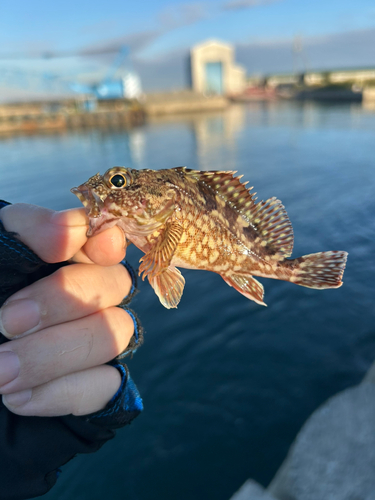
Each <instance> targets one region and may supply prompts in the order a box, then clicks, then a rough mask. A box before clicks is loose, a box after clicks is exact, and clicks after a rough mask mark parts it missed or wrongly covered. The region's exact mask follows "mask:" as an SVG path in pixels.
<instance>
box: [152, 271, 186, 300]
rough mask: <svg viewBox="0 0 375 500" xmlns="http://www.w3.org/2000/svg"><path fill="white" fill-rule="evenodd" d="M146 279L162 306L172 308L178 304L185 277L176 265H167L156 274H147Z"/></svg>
mask: <svg viewBox="0 0 375 500" xmlns="http://www.w3.org/2000/svg"><path fill="white" fill-rule="evenodd" d="M148 281H149V282H150V285H151V286H152V288H153V289H154V291H155V293H156V295H157V296H158V297H159V300H160V302H161V303H162V304H163V306H164V307H166V308H167V309H173V308H176V307H177V306H178V304H179V302H180V300H181V297H182V293H183V291H184V286H185V278H184V277H183V276H182V274H181V273H180V271H179V270H178V269H177V268H176V267H174V266H169V267H168V269H166V270H165V271H163V272H162V273H160V274H158V275H157V276H153V277H151V276H148Z"/></svg>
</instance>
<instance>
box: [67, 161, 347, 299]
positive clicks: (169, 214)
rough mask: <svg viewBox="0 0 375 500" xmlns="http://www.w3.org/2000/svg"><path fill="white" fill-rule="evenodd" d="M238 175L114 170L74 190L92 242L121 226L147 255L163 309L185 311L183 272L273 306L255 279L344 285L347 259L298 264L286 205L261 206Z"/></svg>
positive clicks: (308, 258)
mask: <svg viewBox="0 0 375 500" xmlns="http://www.w3.org/2000/svg"><path fill="white" fill-rule="evenodd" d="M235 174H236V172H232V171H215V170H213V171H207V172H201V171H198V170H190V169H187V168H185V167H176V168H172V169H164V170H150V169H145V170H135V169H127V168H125V167H113V168H111V169H109V170H107V172H106V173H105V174H104V176H101V175H100V174H96V175H94V176H93V177H90V179H88V181H86V182H85V183H83V184H82V185H80V186H79V187H78V188H73V189H72V192H73V193H74V194H76V195H77V196H78V198H79V199H80V200H81V201H82V203H83V205H84V206H85V209H86V212H87V215H88V217H89V221H90V227H89V231H88V236H92V235H94V234H97V233H99V232H101V231H104V230H105V229H107V228H109V227H112V226H114V225H117V226H119V227H120V228H121V229H122V230H123V231H124V233H125V236H126V238H127V240H128V241H130V242H132V243H134V244H135V245H136V246H137V247H138V248H139V249H140V250H142V251H143V252H144V254H145V255H144V256H143V257H142V258H141V260H140V267H139V273H140V274H142V278H143V279H145V278H146V277H147V278H148V280H149V282H150V284H151V286H152V287H153V288H154V290H155V293H156V294H157V295H158V297H159V299H160V301H161V303H162V304H163V305H164V306H165V307H167V308H172V307H177V305H178V303H179V302H180V299H181V296H182V293H183V289H184V284H185V280H184V277H183V276H182V274H181V273H180V271H179V269H178V267H182V268H188V269H200V270H206V271H213V272H216V273H218V274H220V275H221V276H222V278H223V279H224V281H225V282H226V283H227V284H228V285H230V286H232V287H233V288H235V289H236V290H237V291H238V292H240V293H241V294H242V295H244V296H245V297H247V298H248V299H251V300H254V301H255V302H257V303H258V304H261V305H265V303H264V301H263V295H264V290H263V286H262V284H261V283H259V282H258V281H257V280H256V279H255V278H254V276H261V277H267V278H273V279H279V280H285V281H290V282H291V283H294V284H297V285H301V286H305V287H309V288H316V289H325V288H338V287H340V286H341V285H342V281H341V279H342V275H343V272H344V269H345V264H346V259H347V253H346V252H344V251H328V252H319V253H316V254H310V255H305V256H302V257H298V258H295V259H290V258H289V257H290V256H291V254H292V250H293V242H294V235H293V229H292V225H291V223H290V220H289V218H288V215H287V213H286V210H285V208H284V206H283V205H282V203H281V201H279V200H278V199H276V198H275V197H273V198H270V199H268V200H266V201H259V202H256V200H257V198H256V197H255V194H256V193H252V192H251V191H252V189H253V188H248V187H247V182H246V183H243V182H242V181H241V177H242V176H237V177H236V176H235Z"/></svg>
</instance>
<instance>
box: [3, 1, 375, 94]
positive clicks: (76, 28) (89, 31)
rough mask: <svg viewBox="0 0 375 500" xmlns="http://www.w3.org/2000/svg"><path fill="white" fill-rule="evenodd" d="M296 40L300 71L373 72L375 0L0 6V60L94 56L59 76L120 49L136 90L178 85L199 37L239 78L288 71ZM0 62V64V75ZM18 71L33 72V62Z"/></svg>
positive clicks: (23, 3)
mask: <svg viewBox="0 0 375 500" xmlns="http://www.w3.org/2000/svg"><path fill="white" fill-rule="evenodd" d="M296 36H298V37H300V39H301V40H302V44H303V47H304V52H305V54H306V61H308V63H306V64H309V65H310V68H308V69H316V68H325V67H328V66H336V67H338V66H354V65H374V66H375V48H374V47H375V2H374V0H356V1H353V0H315V1H311V0H310V1H308V0H222V1H203V2H186V1H176V0H175V1H173V2H172V1H169V0H154V1H152V0H146V1H138V2H137V1H134V0H133V1H132V2H129V1H124V0H122V1H120V0H106V1H105V2H104V1H101V2H97V1H95V0H90V1H89V0H81V1H80V0H78V1H77V0H76V1H73V0H64V1H61V0H54V1H48V2H47V1H45V0H23V1H21V0H13V1H10V0H2V1H1V2H0V55H3V56H4V55H9V54H15V55H21V54H24V55H33V54H34V55H35V54H38V53H43V52H47V51H48V52H54V53H59V52H60V53H61V52H65V51H68V52H70V51H71V52H80V53H81V54H82V53H83V52H87V51H93V52H94V53H95V54H96V56H94V58H89V59H87V58H86V60H85V58H84V57H80V58H79V60H78V59H77V58H76V57H75V58H70V59H66V60H63V59H60V60H59V62H58V63H57V62H52V63H51V64H52V66H53V65H55V67H57V66H60V68H64V70H67V69H68V68H69V66H71V68H73V69H72V71H74V66H75V64H82V65H83V66H84V65H86V66H87V65H88V66H90V65H91V66H92V65H93V62H96V63H97V64H102V65H108V64H109V63H110V60H111V58H113V57H114V56H113V54H112V55H108V54H107V55H106V56H99V55H98V52H100V51H102V50H104V51H105V50H107V49H108V48H113V50H116V48H118V47H120V46H121V45H122V44H127V45H128V46H129V47H130V50H131V57H132V60H133V62H134V65H135V66H136V68H137V69H138V71H139V72H140V73H141V76H142V79H143V80H144V83H145V87H146V88H152V86H153V85H154V87H155V88H166V87H168V84H169V87H179V86H181V85H183V83H184V78H183V76H182V73H181V72H182V71H183V68H184V64H185V62H184V61H185V59H184V58H185V56H186V55H187V54H188V49H189V48H190V47H191V46H192V45H194V44H196V43H199V42H201V41H203V40H205V39H207V38H216V39H220V40H224V41H228V42H232V43H234V44H235V46H236V48H237V49H238V57H237V59H238V61H239V62H240V63H241V64H243V65H244V66H245V67H246V69H247V71H248V72H249V73H254V72H257V73H259V72H272V71H275V72H280V71H282V70H285V71H290V70H291V69H292V68H291V66H292V64H293V61H292V56H291V46H292V42H293V39H294V37H296ZM95 58H96V59H95ZM73 59H74V61H73ZM2 64H4V62H2V61H0V68H1V65H2ZM7 64H15V63H14V62H11V63H10V62H9V61H8V62H7ZM17 64H19V63H17ZM25 64H26V63H25ZM28 64H29V66H30V65H31V66H32V67H35V68H38V67H39V66H38V64H39V63H38V61H33V62H32V63H31V62H29V63H28ZM153 82H154V83H153Z"/></svg>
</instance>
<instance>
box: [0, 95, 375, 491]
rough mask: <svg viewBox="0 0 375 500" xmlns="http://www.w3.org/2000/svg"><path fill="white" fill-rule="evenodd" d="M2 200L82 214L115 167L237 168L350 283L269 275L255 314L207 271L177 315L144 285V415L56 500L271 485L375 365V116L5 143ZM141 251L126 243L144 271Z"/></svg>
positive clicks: (189, 282) (326, 109)
mask: <svg viewBox="0 0 375 500" xmlns="http://www.w3.org/2000/svg"><path fill="white" fill-rule="evenodd" d="M0 153H1V155H0V158H1V163H0V179H1V184H0V185H1V192H0V197H1V198H4V199H6V200H9V201H11V202H17V201H23V202H28V203H34V204H38V205H44V206H47V207H50V208H53V209H64V208H69V207H75V206H79V202H78V200H77V199H76V198H75V196H73V195H72V194H71V193H70V192H69V189H70V188H71V187H72V186H77V185H78V184H80V183H82V182H83V181H85V180H86V179H87V178H88V177H89V176H91V175H93V174H94V173H96V172H98V171H100V172H101V173H103V172H104V171H105V170H106V169H107V168H109V167H111V166H114V165H125V166H128V167H133V168H152V169H161V168H170V167H175V166H178V165H187V166H188V167H190V168H194V169H202V170H205V169H206V170H208V169H220V170H224V169H230V170H238V171H239V173H241V174H244V176H245V179H246V180H249V181H250V184H251V185H254V186H255V190H256V191H257V192H258V196H259V199H264V200H265V199H267V198H269V197H271V196H277V197H278V198H279V199H281V200H282V201H283V203H284V205H285V207H286V209H287V211H288V214H289V217H290V219H291V221H292V223H293V228H294V234H295V247H294V252H293V256H294V257H298V256H300V255H302V254H307V253H313V252H317V251H321V250H346V251H348V252H349V260H348V266H347V270H346V272H345V276H344V281H345V284H344V286H343V287H342V288H340V289H338V290H324V291H316V290H310V289H307V288H302V287H297V286H294V285H292V284H290V283H285V282H279V281H273V280H265V279H263V280H261V281H262V282H263V284H264V285H265V301H266V303H267V304H268V307H267V308H265V307H261V306H258V305H257V304H255V303H254V302H251V301H249V300H247V299H246V298H244V297H243V296H242V295H240V294H239V293H237V292H235V291H234V290H233V289H232V288H230V287H229V286H227V285H226V284H225V283H224V281H223V280H222V279H221V278H220V277H219V276H218V275H215V274H213V273H208V272H197V271H185V270H184V271H183V273H184V276H185V278H186V288H185V292H184V295H183V298H182V302H181V304H180V305H179V307H178V309H177V310H167V309H164V308H163V307H162V306H161V305H160V303H159V301H158V299H157V297H156V295H155V294H154V292H153V291H152V289H151V287H150V286H149V285H148V284H146V283H141V284H140V289H141V293H140V294H139V295H138V296H137V297H136V299H135V300H134V301H133V308H134V309H135V310H136V311H137V313H138V314H139V316H140V317H141V318H142V321H143V325H144V327H145V330H146V334H145V343H144V346H143V347H142V348H141V349H140V350H139V352H137V354H136V355H135V356H134V358H133V359H132V360H129V368H130V370H131V373H132V376H133V378H134V380H135V381H136V383H137V385H138V388H139V390H140V392H141V394H142V397H143V400H144V405H145V410H144V413H143V414H142V415H141V416H140V417H138V418H137V419H136V420H135V421H134V422H133V424H132V425H131V426H130V427H128V428H125V429H122V430H120V431H119V432H118V434H117V437H116V439H114V440H113V441H111V442H109V443H107V444H106V445H105V446H104V447H103V448H102V449H101V450H100V451H99V452H98V453H95V454H92V455H87V456H79V457H77V458H75V459H74V460H73V461H71V462H70V463H69V464H68V465H66V466H64V467H63V473H62V475H61V476H60V478H59V480H58V484H57V486H56V487H55V488H54V489H53V491H52V492H51V493H49V494H48V495H47V496H46V497H45V498H46V499H49V500H52V499H54V500H68V499H69V500H71V499H74V500H86V499H89V500H102V499H103V498H110V499H114V498H120V499H127V500H154V499H163V500H175V499H176V498H178V499H179V500H190V499H197V500H201V499H202V500H203V499H215V500H226V499H228V498H229V497H230V495H231V494H232V493H233V492H234V491H235V490H236V489H237V488H238V487H239V486H240V485H241V484H242V483H243V482H244V481H245V480H246V479H247V478H248V477H252V478H254V479H256V480H257V481H259V482H260V483H262V484H264V485H266V484H267V483H268V482H269V481H270V480H271V478H272V476H273V475H274V473H275V472H276V470H277V468H278V466H279V465H280V463H281V461H282V460H283V458H284V457H285V454H286V453H287V450H288V447H289V446H290V444H291V442H292V441H293V438H294V437H295V435H296V433H297V432H298V430H299V429H300V427H301V425H302V424H303V422H304V421H305V420H306V418H307V417H308V416H309V415H310V414H311V412H312V411H313V410H315V409H316V408H317V407H318V406H319V405H320V404H321V403H322V402H323V401H325V400H326V399H327V398H328V397H329V396H331V395H333V394H335V393H337V392H338V391H340V390H342V389H344V388H346V387H348V386H350V385H353V384H356V383H358V382H359V381H360V380H361V378H362V376H363V375H364V373H365V372H366V370H367V369H368V368H369V366H370V364H371V362H372V361H373V360H374V359H375V307H374V299H375V287H374V283H375V253H374V241H375V195H374V193H375V111H370V110H366V109H363V108H362V107H361V106H360V105H358V106H357V105H355V106H353V105H345V106H344V105H343V106H341V105H335V106H329V105H325V106H320V105H313V104H306V105H297V104H288V103H282V104H271V105H270V104H269V105H261V104H254V105H249V106H235V107H232V108H230V109H228V110H227V111H225V112H218V113H214V114H209V115H207V114H199V115H198V114H196V115H195V114H194V115H189V116H184V117H168V118H164V119H160V120H157V121H151V122H149V123H148V124H147V125H145V126H143V127H140V128H137V129H134V130H132V131H130V132H125V131H98V130H93V131H85V132H78V133H67V134H64V135H46V136H31V137H21V136H20V137H12V138H1V139H0ZM139 257H140V254H139V252H138V251H137V250H135V249H130V250H129V252H128V258H129V261H130V262H131V263H133V265H134V266H135V267H136V266H137V261H138V259H139Z"/></svg>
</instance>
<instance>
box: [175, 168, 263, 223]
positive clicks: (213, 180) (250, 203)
mask: <svg viewBox="0 0 375 500" xmlns="http://www.w3.org/2000/svg"><path fill="white" fill-rule="evenodd" d="M175 170H177V171H179V172H181V173H183V174H184V175H186V176H187V177H190V178H193V179H195V180H196V181H198V182H199V183H200V184H201V185H202V186H206V187H208V188H210V190H211V191H212V194H213V196H219V198H221V199H222V200H223V201H224V202H225V203H226V204H227V205H229V206H230V207H232V208H233V209H235V210H236V211H237V212H238V213H240V214H244V215H246V214H248V215H250V211H251V209H252V208H253V207H254V206H255V205H256V204H255V200H256V198H255V194H256V193H250V191H251V190H252V189H253V188H252V187H251V188H250V189H249V188H247V187H246V184H247V182H245V183H243V182H241V177H243V176H242V175H240V176H238V177H234V174H235V173H236V172H235V171H233V170H226V171H225V170H213V171H209V172H201V171H200V170H190V169H188V168H186V167H177V168H176V169H175Z"/></svg>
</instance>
